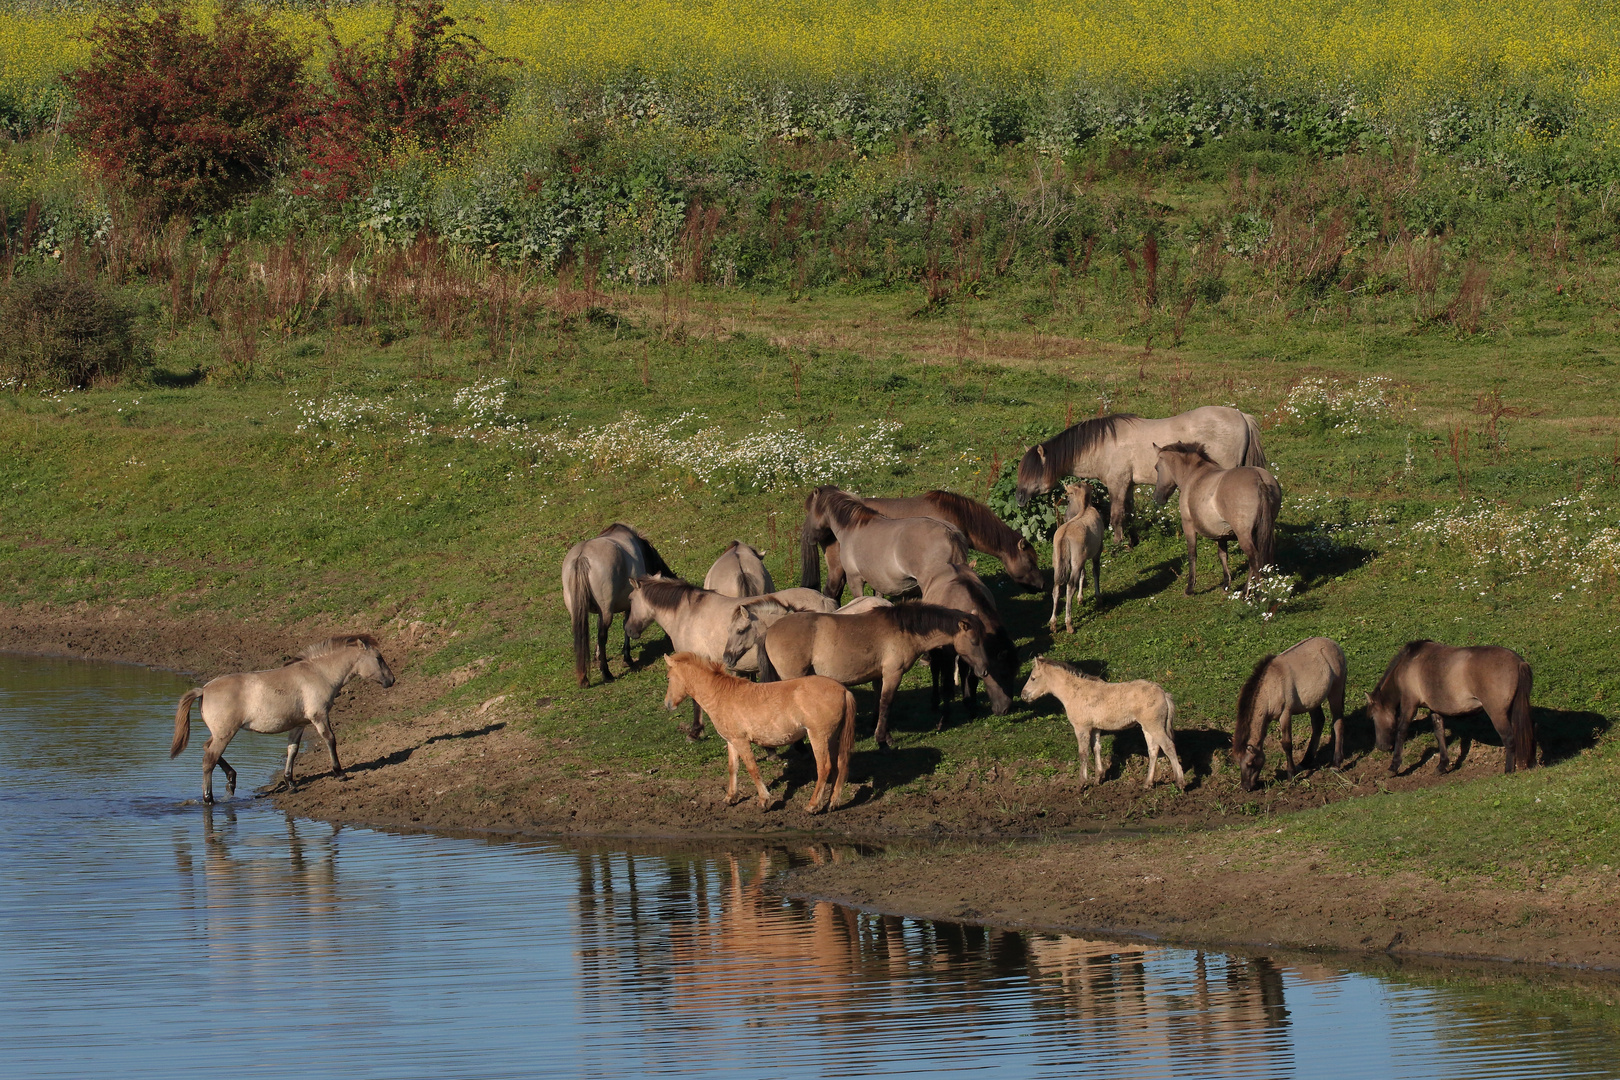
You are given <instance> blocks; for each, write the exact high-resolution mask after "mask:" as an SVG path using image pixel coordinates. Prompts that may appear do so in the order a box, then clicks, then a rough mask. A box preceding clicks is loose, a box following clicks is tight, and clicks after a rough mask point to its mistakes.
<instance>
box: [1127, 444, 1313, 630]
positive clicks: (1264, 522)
mask: <svg viewBox="0 0 1620 1080" xmlns="http://www.w3.org/2000/svg"><path fill="white" fill-rule="evenodd" d="M1158 451H1159V464H1158V475H1159V481H1158V484H1157V486H1155V487H1154V489H1153V501H1154V502H1156V503H1158V504H1159V505H1160V506H1163V505H1164V504H1165V501H1166V500H1168V499H1169V498H1170V493H1171V492H1172V491H1174V490H1176V489H1177V488H1178V487H1179V488H1180V489H1181V532H1182V535H1183V536H1185V537H1186V538H1187V595H1188V596H1191V595H1192V594H1193V575H1194V572H1195V570H1196V567H1197V563H1198V538H1199V537H1200V536H1207V537H1209V538H1210V539H1212V540H1214V541H1215V544H1216V548H1217V550H1219V552H1220V556H1221V572H1222V573H1223V574H1225V575H1226V583H1225V587H1226V588H1227V589H1228V590H1230V589H1231V588H1232V567H1231V566H1230V564H1228V563H1227V561H1226V545H1227V543H1228V542H1229V541H1230V540H1232V539H1234V538H1236V540H1237V542H1238V547H1240V548H1242V549H1243V554H1244V555H1247V556H1248V558H1249V572H1248V576H1247V577H1246V578H1244V580H1243V597H1244V599H1248V596H1249V589H1250V588H1251V587H1252V586H1253V585H1254V580H1255V577H1256V576H1257V575H1259V574H1261V573H1264V572H1265V571H1266V569H1267V568H1269V567H1270V566H1271V561H1272V556H1273V552H1274V540H1275V538H1274V536H1273V533H1274V531H1275V529H1276V525H1277V510H1278V509H1279V508H1280V507H1281V506H1282V488H1280V487H1278V486H1277V478H1276V477H1275V476H1272V475H1271V473H1269V472H1267V471H1266V470H1265V469H1261V468H1257V467H1255V466H1252V465H1240V466H1238V467H1237V468H1235V469H1223V468H1222V467H1221V466H1219V465H1217V464H1216V463H1215V460H1214V459H1213V458H1211V457H1210V456H1209V453H1208V451H1206V450H1205V449H1204V447H1203V445H1202V444H1200V443H1171V444H1170V445H1169V446H1163V447H1159V448H1158Z"/></svg>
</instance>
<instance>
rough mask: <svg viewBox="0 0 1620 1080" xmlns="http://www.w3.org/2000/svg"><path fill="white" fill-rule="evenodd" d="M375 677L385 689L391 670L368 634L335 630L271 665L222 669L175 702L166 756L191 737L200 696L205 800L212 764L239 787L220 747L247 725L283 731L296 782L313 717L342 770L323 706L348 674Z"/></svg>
mask: <svg viewBox="0 0 1620 1080" xmlns="http://www.w3.org/2000/svg"><path fill="white" fill-rule="evenodd" d="M356 677H358V678H362V679H375V680H376V681H377V682H378V683H379V684H380V685H381V686H382V687H383V688H384V689H386V688H388V687H390V686H393V685H394V673H393V672H392V671H389V670H388V661H386V660H384V659H383V657H382V653H381V652H379V651H378V648H377V639H376V638H374V637H372V636H371V635H370V634H338V635H337V636H335V637H329V638H327V639H326V640H325V641H319V642H316V643H315V644H314V645H311V646H310V647H309V648H307V649H305V650H304V653H303V655H302V656H300V657H298V658H297V659H295V660H292V661H290V662H289V663H288V664H287V665H286V666H284V667H279V668H271V669H269V670H268V671H246V672H241V673H239V674H235V675H221V676H220V677H219V678H217V679H213V680H210V681H209V682H206V683H204V684H203V685H202V686H201V687H198V688H197V689H194V690H187V691H186V693H185V696H184V697H182V698H181V699H180V704H179V706H178V707H177V708H176V709H175V710H174V741H173V742H171V743H170V744H169V757H170V758H171V759H172V758H176V757H179V756H180V751H182V750H184V749H185V748H186V743H188V742H190V741H191V703H192V702H193V701H196V700H197V699H199V698H201V699H202V708H201V710H200V711H201V713H202V721H203V723H205V724H207V725H208V742H207V743H205V744H204V745H203V802H204V803H211V802H213V801H214V766H215V765H216V764H217V765H218V766H219V767H220V768H222V769H224V770H225V794H226V795H227V796H229V795H235V794H236V770H235V769H233V768H231V766H230V763H229V762H227V761H226V760H225V748H226V747H227V746H229V745H230V744H231V739H232V738H234V737H235V735H236V733H237V732H238V731H241V730H242V729H243V728H246V729H247V730H249V731H257V732H259V733H261V734H264V735H279V734H281V733H282V732H286V733H287V764H286V766H285V767H284V768H283V769H282V778H283V782H284V783H285V784H286V786H287V788H288V789H289V790H290V789H291V788H292V786H293V762H294V761H295V760H296V759H297V757H298V748H299V746H300V745H302V743H303V740H304V729H305V728H307V727H309V726H311V725H313V726H314V728H315V731H316V732H317V733H318V734H319V735H320V737H321V741H322V742H324V743H326V752H327V754H328V755H330V756H331V758H332V775H333V776H342V775H343V766H342V765H341V764H339V763H338V754H337V736H336V735H335V734H333V732H332V723H331V720H330V719H329V718H328V714H329V713H330V712H331V710H332V702H333V701H335V700H337V696H338V691H340V690H342V689H343V686H344V684H345V683H347V682H348V681H349V680H350V679H351V678H356Z"/></svg>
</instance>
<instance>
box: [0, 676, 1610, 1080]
mask: <svg viewBox="0 0 1620 1080" xmlns="http://www.w3.org/2000/svg"><path fill="white" fill-rule="evenodd" d="M188 685H189V683H187V682H186V681H185V680H182V679H180V678H178V677H176V676H172V675H169V674H165V673H162V672H153V671H147V670H144V669H139V668H130V667H118V666H113V665H93V664H81V663H75V662H70V661H52V660H41V659H37V658H25V657H15V656H7V655H5V654H0V826H3V827H0V880H3V882H4V887H3V888H0V1017H3V1018H4V1019H3V1024H0V1062H4V1063H5V1064H4V1068H3V1071H4V1074H5V1075H6V1076H8V1077H74V1078H80V1077H85V1076H92V1075H102V1076H116V1077H164V1078H176V1077H189V1076H201V1075H204V1074H208V1075H234V1074H238V1073H244V1072H245V1073H261V1074H268V1075H277V1076H279V1075H292V1074H296V1075H299V1076H301V1077H308V1078H317V1077H342V1078H343V1080H358V1078H362V1077H412V1076H427V1075H432V1076H434V1077H512V1076H539V1075H558V1076H611V1077H620V1076H628V1075H637V1074H695V1075H738V1076H783V1075H788V1074H790V1073H791V1074H797V1075H806V1074H808V1075H826V1076H865V1075H871V1074H888V1075H901V1074H904V1075H927V1074H937V1073H944V1072H950V1073H958V1072H973V1073H975V1074H981V1075H986V1076H991V1075H1003V1076H1087V1077H1114V1076H1118V1077H1171V1076H1175V1077H1180V1078H1196V1077H1288V1076H1309V1077H1313V1078H1317V1077H1338V1076H1346V1077H1368V1076H1377V1077H1380V1078H1382V1077H1425V1078H1427V1077H1470V1078H1473V1077H1537V1078H1552V1077H1576V1076H1616V1075H1620V1049H1617V1047H1616V1046H1615V1044H1614V1042H1613V1041H1612V1040H1613V1039H1614V1036H1615V1033H1616V1030H1620V1029H1617V1028H1616V1027H1614V1026H1610V1025H1608V1024H1605V1023H1603V1022H1602V1021H1601V1020H1594V1019H1592V1018H1590V1016H1588V1015H1587V1014H1583V1013H1581V1012H1580V1011H1579V1010H1578V1009H1576V1010H1573V1011H1571V1010H1565V1009H1561V1008H1560V1007H1558V1006H1556V1005H1535V1004H1526V1002H1536V1001H1542V1000H1550V999H1546V998H1545V997H1543V998H1536V997H1533V996H1531V995H1527V994H1519V995H1517V996H1515V995H1513V994H1511V993H1510V994H1507V995H1504V994H1502V993H1501V992H1500V991H1497V990H1485V989H1479V988H1468V987H1466V986H1465V987H1464V988H1462V989H1458V988H1454V987H1437V986H1436V985H1433V980H1432V979H1431V980H1429V982H1427V983H1426V982H1425V981H1424V980H1423V979H1422V978H1411V977H1407V976H1403V975H1400V974H1398V973H1397V974H1394V975H1391V974H1388V973H1382V974H1378V975H1371V974H1365V973H1358V972H1355V971H1350V970H1345V969H1343V968H1339V967H1335V966H1331V965H1321V966H1318V965H1301V964H1298V963H1287V962H1283V961H1280V960H1274V959H1268V958H1265V957H1240V956H1227V955H1222V954H1217V953H1202V952H1193V951H1188V950H1183V949H1171V948H1160V947H1153V946H1141V945H1122V944H1117V943H1109V942H1097V941H1084V940H1080V939H1076V938H1068V937H1059V936H1046V935H1026V934H1018V933H1011V932H1001V931H986V930H980V929H975V928H972V927H961V926H956V925H952V924H943V923H929V922H922V921H917V920H910V919H896V918H884V917H878V916H872V915H865V914H861V913H858V912H855V911H852V910H849V909H846V908H841V907H838V906H836V905H832V904H803V903H797V902H790V901H784V900H781V899H779V898H777V897H774V896H772V895H771V894H770V893H769V892H767V891H766V890H765V889H764V888H763V887H762V886H763V885H764V883H765V882H766V881H767V880H768V879H769V878H770V877H771V876H772V875H774V874H776V873H778V872H779V871H781V870H783V869H785V868H787V867H788V866H790V865H793V864H795V863H798V862H802V861H804V860H813V859H836V858H855V857H859V856H858V855H857V854H856V853H855V852H853V851H850V850H846V849H838V848H832V847H828V846H825V845H816V846H805V847H802V848H800V849H783V848H780V847H775V848H751V847H748V846H746V845H744V846H736V847H732V848H724V849H716V848H713V847H708V848H703V847H695V846H694V847H684V848H683V847H670V846H665V847H633V848H629V849H627V848H625V847H624V846H622V845H621V846H617V847H611V846H603V847H599V848H589V847H568V846H562V845H558V844H551V843H530V842H499V843H491V842H483V841H476V840H465V839H453V838H446V837H437V836H423V835H412V836H398V835H392V834H387V833H380V832H373V831H370V830H365V829H354V828H342V829H339V828H335V827H333V826H330V825H325V824H321V823H318V822H311V821H297V820H291V819H289V818H287V817H286V816H285V815H283V814H280V813H278V812H276V811H275V810H274V809H273V808H272V807H270V806H268V805H266V804H265V803H263V802H262V801H253V800H238V801H237V802H236V803H234V804H231V805H224V806H220V807H216V808H213V809H212V810H209V809H207V808H204V807H202V806H198V805H190V806H185V805H181V804H182V802H183V801H184V800H186V799H188V798H195V797H196V794H197V790H198V773H199V771H200V765H199V761H200V754H199V752H198V747H197V745H196V743H195V742H194V744H193V746H192V747H191V748H190V749H189V750H188V751H187V753H186V754H185V755H183V756H182V758H181V759H180V760H179V761H177V762H170V761H169V760H168V755H167V750H168V743H169V733H170V723H171V719H170V718H171V717H172V716H173V708H174V702H175V699H176V698H178V696H179V695H180V693H181V692H183V690H184V689H185V688H186V687H187V686H188ZM200 730H201V729H200V728H199V731H200ZM282 745H283V742H282V740H280V739H275V738H254V737H252V736H243V737H242V738H241V739H239V740H238V741H237V742H236V743H235V744H234V745H233V747H232V750H231V753H230V757H231V758H232V760H233V763H234V764H235V765H236V766H237V768H238V769H240V770H241V773H242V784H243V790H244V791H246V790H248V789H250V788H251V786H253V785H255V784H258V783H263V782H264V781H265V780H267V779H268V778H269V777H270V775H271V774H272V773H273V772H274V770H275V768H276V767H277V765H278V762H279V759H280V754H281V747H282ZM220 790H221V791H223V784H221V785H220ZM1554 997H1556V995H1554ZM1582 1017H1585V1019H1582Z"/></svg>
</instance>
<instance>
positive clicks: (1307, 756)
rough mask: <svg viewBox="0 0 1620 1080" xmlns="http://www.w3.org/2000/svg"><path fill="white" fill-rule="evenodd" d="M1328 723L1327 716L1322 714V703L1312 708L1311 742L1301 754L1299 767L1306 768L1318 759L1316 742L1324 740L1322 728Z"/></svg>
mask: <svg viewBox="0 0 1620 1080" xmlns="http://www.w3.org/2000/svg"><path fill="white" fill-rule="evenodd" d="M1326 725H1327V717H1325V716H1323V715H1322V706H1321V704H1320V703H1318V704H1317V706H1316V707H1315V708H1314V709H1312V710H1311V742H1310V745H1309V746H1307V747H1305V753H1304V754H1303V755H1301V756H1300V759H1299V767H1300V768H1302V769H1303V768H1304V767H1305V766H1306V765H1309V764H1310V763H1311V762H1313V761H1315V760H1316V744H1317V743H1319V742H1320V741H1321V740H1322V728H1323V727H1325V726H1326Z"/></svg>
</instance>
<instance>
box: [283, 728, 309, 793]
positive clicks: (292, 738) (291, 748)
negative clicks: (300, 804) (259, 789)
mask: <svg viewBox="0 0 1620 1080" xmlns="http://www.w3.org/2000/svg"><path fill="white" fill-rule="evenodd" d="M303 745H304V729H303V728H302V727H295V728H293V729H292V730H291V731H289V732H287V763H286V764H285V765H283V766H282V769H281V780H282V783H284V784H285V785H286V786H287V790H288V791H291V790H292V789H293V762H294V761H297V760H298V751H299V749H300V748H302V747H303Z"/></svg>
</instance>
